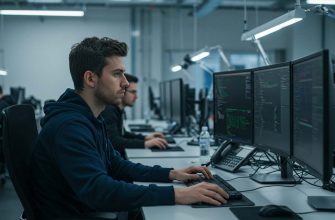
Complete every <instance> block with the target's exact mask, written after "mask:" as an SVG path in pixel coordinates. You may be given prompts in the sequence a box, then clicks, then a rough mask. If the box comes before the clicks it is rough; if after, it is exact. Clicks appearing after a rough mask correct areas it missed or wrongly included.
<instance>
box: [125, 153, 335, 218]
mask: <svg viewBox="0 0 335 220" xmlns="http://www.w3.org/2000/svg"><path fill="white" fill-rule="evenodd" d="M131 161H133V162H138V163H142V164H145V165H150V166H152V165H161V166H163V167H174V168H176V169H178V168H183V167H187V166H191V165H198V164H200V159H199V158H165V159H164V160H162V159H161V158H160V159H154V158H146V159H145V158H134V159H131ZM210 169H211V171H212V172H213V173H216V174H218V175H220V176H221V177H223V178H224V179H226V180H229V179H232V178H235V177H247V176H248V175H249V173H251V172H252V169H251V168H250V167H242V168H241V169H240V171H239V172H238V173H234V174H233V173H228V172H225V171H221V170H218V169H215V168H210ZM230 183H231V184H232V185H233V186H234V187H235V188H236V189H237V190H240V191H243V190H248V189H255V188H257V187H260V186H264V185H262V184H258V183H256V182H254V181H252V180H251V179H249V178H240V179H235V180H232V181H230ZM139 184H143V185H147V184H149V183H139ZM159 185H171V184H166V183H165V184H161V183H159ZM173 185H174V187H185V186H184V184H183V183H179V182H175V183H173ZM243 194H244V195H245V196H247V197H248V198H249V199H250V200H252V201H253V202H254V203H255V205H256V206H262V205H267V204H277V205H286V206H288V207H290V208H291V209H292V210H293V211H295V212H297V213H300V212H310V211H315V210H314V209H313V208H311V207H310V206H309V205H308V204H307V196H310V195H332V196H335V194H334V193H331V192H327V191H325V190H322V189H320V188H317V187H314V186H311V185H308V184H305V183H303V184H300V185H297V186H294V187H282V186H272V187H268V188H262V189H257V190H254V191H249V192H244V193H243ZM142 210H143V214H144V216H145V219H146V220H156V219H160V220H165V219H166V220H173V219H176V220H177V219H178V220H179V219H192V220H193V219H199V220H200V219H201V220H205V219H206V220H207V219H215V220H216V219H217V220H219V219H220V220H222V219H229V220H234V219H237V218H236V217H235V215H234V214H233V213H232V212H231V211H230V210H229V208H227V207H219V208H192V207H191V206H189V205H175V206H154V207H143V208H142ZM300 216H301V217H302V218H303V219H307V220H312V219H318V220H319V219H321V220H323V219H324V220H326V219H327V220H329V219H335V212H333V213H332V212H316V213H310V214H303V215H300Z"/></svg>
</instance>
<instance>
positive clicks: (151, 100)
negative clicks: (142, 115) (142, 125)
mask: <svg viewBox="0 0 335 220" xmlns="http://www.w3.org/2000/svg"><path fill="white" fill-rule="evenodd" d="M148 98H149V108H150V111H151V112H153V113H154V114H155V115H158V116H160V109H159V107H158V105H157V103H156V100H155V99H158V98H155V95H154V92H153V90H152V87H151V86H149V87H148Z"/></svg>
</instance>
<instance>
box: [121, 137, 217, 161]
mask: <svg viewBox="0 0 335 220" xmlns="http://www.w3.org/2000/svg"><path fill="white" fill-rule="evenodd" d="M175 140H176V145H178V146H180V147H182V148H183V149H184V151H177V152H171V151H170V152H169V151H159V152H152V151H151V150H150V149H134V148H133V149H131V148H126V154H127V156H128V158H129V159H132V158H176V157H183V158H187V157H199V156H200V149H199V146H188V145H187V141H189V140H190V138H175ZM171 146H174V144H171ZM214 149H215V148H211V153H213V151H214Z"/></svg>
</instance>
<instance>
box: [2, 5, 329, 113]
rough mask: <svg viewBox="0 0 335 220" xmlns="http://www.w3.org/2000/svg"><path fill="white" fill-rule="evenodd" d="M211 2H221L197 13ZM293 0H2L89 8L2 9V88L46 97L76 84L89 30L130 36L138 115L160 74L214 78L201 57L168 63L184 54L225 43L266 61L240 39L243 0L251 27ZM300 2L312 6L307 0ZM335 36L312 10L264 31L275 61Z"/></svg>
mask: <svg viewBox="0 0 335 220" xmlns="http://www.w3.org/2000/svg"><path fill="white" fill-rule="evenodd" d="M211 4H212V5H213V4H214V5H215V4H216V6H217V7H214V6H213V7H212V10H208V12H206V13H204V15H201V14H199V12H200V11H201V10H202V8H204V7H206V6H207V7H208V5H211ZM295 4H296V1H294V0H289V1H288V0H286V1H283V0H253V1H251V0H247V1H244V0H235V1H226V0H222V1H214V0H212V1H202V0H128V1H124V0H123V1H121V0H115V1H114V0H78V1H75V0H63V1H51V0H49V1H47V0H16V1H6V0H2V1H0V9H2V10H3V9H53V10H56V9H59V10H84V12H85V15H84V16H83V17H44V16H9V15H0V19H1V22H0V39H1V41H0V68H3V69H6V70H7V73H8V74H7V75H6V76H0V77H1V80H0V82H1V85H2V87H3V88H4V92H5V93H8V92H9V88H10V87H24V88H25V95H26V97H29V96H30V95H33V96H34V97H35V98H37V99H40V100H42V103H43V102H44V101H45V100H48V99H57V98H58V97H59V95H60V94H61V93H62V91H64V89H65V88H68V87H71V88H72V87H73V85H72V81H71V77H70V73H69V67H68V54H69V51H70V49H71V46H72V45H73V44H75V43H77V42H79V41H81V40H82V39H84V38H85V37H89V36H97V37H103V36H107V37H112V38H115V39H118V40H120V41H124V42H126V43H127V44H128V46H129V54H128V56H127V57H126V58H125V59H124V60H125V65H126V69H127V72H129V73H131V74H134V75H136V76H138V77H139V78H140V80H141V81H140V86H139V96H138V97H139V98H138V102H137V104H136V105H135V108H134V110H133V111H132V112H131V113H130V114H128V115H129V117H130V118H140V117H143V116H144V115H145V114H146V111H147V110H148V99H147V97H148V89H147V88H148V86H151V87H152V88H153V90H154V94H155V96H156V97H158V96H159V90H158V84H159V82H160V81H162V80H169V79H173V78H183V79H184V82H186V83H189V84H190V86H191V87H195V88H197V89H200V88H202V87H205V86H208V84H210V81H211V80H212V79H211V76H210V75H209V74H208V73H205V72H204V71H203V70H202V69H201V68H200V67H199V65H192V66H191V67H190V68H189V69H188V73H189V75H188V74H186V73H185V72H183V71H179V72H171V70H170V67H171V66H172V65H174V64H178V63H181V62H182V61H183V58H184V57H185V55H186V54H189V53H193V52H196V51H199V50H201V49H202V48H204V47H206V46H207V47H213V46H217V45H220V46H221V47H222V50H223V52H224V53H225V55H226V56H227V57H228V59H229V61H230V62H231V64H232V65H234V67H235V68H239V69H241V68H250V67H256V66H261V65H264V62H263V60H262V57H261V56H260V54H259V53H258V51H257V47H255V45H253V43H251V42H248V41H241V35H242V33H243V31H244V17H245V11H244V9H245V6H246V18H247V28H248V29H249V30H250V29H253V28H255V27H257V26H258V25H261V24H263V23H265V22H268V21H270V20H271V19H274V18H276V17H278V16H280V15H282V14H284V13H286V12H287V11H289V10H293V9H294V7H295ZM301 5H302V7H303V8H305V9H308V8H312V7H314V6H315V5H311V4H306V2H305V1H301ZM209 8H210V7H209ZM328 8H329V9H332V8H334V7H332V6H328ZM193 14H194V16H193ZM334 39H335V19H334V18H332V17H331V16H326V15H322V14H320V13H317V12H315V11H314V12H308V13H307V14H306V18H305V19H303V20H302V21H301V22H298V23H296V24H294V25H291V26H289V27H287V28H284V29H282V30H280V31H277V32H275V33H273V34H270V35H268V36H266V37H263V38H262V39H261V43H262V45H263V48H264V50H265V52H266V53H267V54H268V56H269V59H270V61H271V63H278V62H282V61H290V60H293V59H296V58H299V57H303V56H306V55H308V54H311V53H313V52H317V51H319V50H321V49H324V48H328V49H329V50H330V51H331V52H332V53H334V52H335V41H334ZM204 62H205V63H206V64H207V65H208V66H210V68H211V69H212V70H213V71H224V70H226V66H225V65H224V63H222V61H221V59H220V57H219V56H218V53H216V52H215V51H213V52H212V53H211V55H210V56H209V57H207V58H205V60H204Z"/></svg>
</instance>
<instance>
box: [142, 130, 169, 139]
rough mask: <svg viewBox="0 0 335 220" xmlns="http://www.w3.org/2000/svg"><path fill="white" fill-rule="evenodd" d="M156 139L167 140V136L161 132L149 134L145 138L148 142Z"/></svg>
mask: <svg viewBox="0 0 335 220" xmlns="http://www.w3.org/2000/svg"><path fill="white" fill-rule="evenodd" d="M154 138H162V139H165V136H164V134H162V133H160V132H154V133H152V134H149V135H147V136H145V138H144V139H145V140H146V141H148V140H151V139H154Z"/></svg>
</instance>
